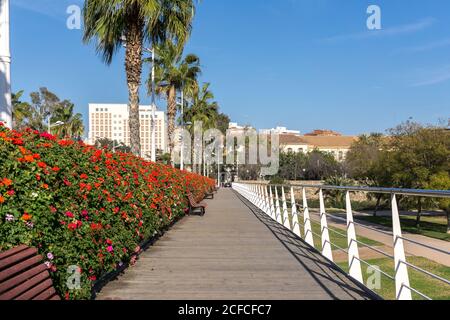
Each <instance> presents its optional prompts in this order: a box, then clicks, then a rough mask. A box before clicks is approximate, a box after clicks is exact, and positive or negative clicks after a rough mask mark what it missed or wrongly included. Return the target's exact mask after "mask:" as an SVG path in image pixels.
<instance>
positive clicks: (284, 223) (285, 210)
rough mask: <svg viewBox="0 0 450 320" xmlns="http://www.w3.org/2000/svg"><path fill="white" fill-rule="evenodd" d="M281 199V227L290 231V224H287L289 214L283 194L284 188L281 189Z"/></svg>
mask: <svg viewBox="0 0 450 320" xmlns="http://www.w3.org/2000/svg"><path fill="white" fill-rule="evenodd" d="M281 199H282V202H283V218H282V221H283V225H284V227H285V228H287V229H289V230H291V224H290V222H289V212H288V208H287V202H286V194H285V192H284V187H281Z"/></svg>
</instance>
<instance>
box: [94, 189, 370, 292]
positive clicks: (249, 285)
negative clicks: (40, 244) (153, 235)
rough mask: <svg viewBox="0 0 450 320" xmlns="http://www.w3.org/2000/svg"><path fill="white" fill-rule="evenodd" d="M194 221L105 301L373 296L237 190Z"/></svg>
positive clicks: (172, 233)
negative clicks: (237, 192)
mask: <svg viewBox="0 0 450 320" xmlns="http://www.w3.org/2000/svg"><path fill="white" fill-rule="evenodd" d="M207 203H208V208H207V213H206V215H205V216H204V217H199V216H188V217H186V218H184V219H183V220H181V221H180V222H179V223H177V224H176V225H175V226H174V227H173V228H172V229H171V230H169V231H168V232H167V233H166V234H165V235H164V236H163V237H162V238H161V239H160V240H159V241H157V242H156V243H155V245H154V246H152V247H150V248H149V249H148V250H147V251H146V252H144V253H143V254H142V255H141V257H140V259H139V260H138V262H137V264H136V265H135V266H134V267H131V268H129V269H127V270H126V271H125V273H124V274H123V275H121V276H120V277H119V278H118V279H116V280H114V281H112V282H110V283H109V284H107V285H106V286H105V287H104V288H103V289H102V291H101V292H100V293H99V295H98V296H97V299H104V300H111V299H113V300H116V299H117V300H120V299H150V300H153V299H169V300H174V299H180V300H192V299H194V300H196V299H205V300H216V299H225V300H228V299H232V300H236V299H237V300H252V299H262V300H270V299H274V300H284V299H308V300H319V299H320V300H331V299H335V300H337V299H344V300H356V299H358V300H359V299H371V298H374V296H373V295H371V294H370V293H368V292H367V291H365V290H364V289H361V287H360V286H358V285H357V284H355V282H354V281H352V280H350V279H349V277H348V276H347V275H346V274H345V273H343V272H342V271H340V270H339V269H337V268H336V267H335V266H334V265H333V264H332V263H330V262H329V261H328V260H326V259H325V258H324V257H322V256H321V255H320V254H319V253H317V252H316V251H315V250H313V249H311V248H310V247H309V246H307V245H306V244H305V243H304V242H303V241H302V240H301V239H299V238H298V237H296V236H295V235H293V234H292V233H291V232H289V231H288V230H286V229H284V228H283V227H282V226H280V225H278V224H277V223H276V222H275V221H273V220H272V219H270V218H269V217H268V216H267V215H265V214H264V213H262V212H261V211H259V210H257V209H256V207H254V206H253V205H251V204H250V203H249V202H248V201H246V200H245V199H243V198H242V197H241V196H239V195H237V194H236V193H235V192H234V191H233V190H231V189H222V190H220V191H219V192H218V194H217V195H216V197H215V199H214V200H210V201H208V202H207Z"/></svg>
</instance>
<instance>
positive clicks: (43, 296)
mask: <svg viewBox="0 0 450 320" xmlns="http://www.w3.org/2000/svg"><path fill="white" fill-rule="evenodd" d="M55 295H56V290H55V288H53V287H50V288H48V289H47V290H45V291H44V292H42V293H41V294H39V295H37V296H36V297H34V298H33V300H50V299H51V298H52V297H53V296H55Z"/></svg>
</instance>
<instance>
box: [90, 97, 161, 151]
mask: <svg viewBox="0 0 450 320" xmlns="http://www.w3.org/2000/svg"><path fill="white" fill-rule="evenodd" d="M128 115H129V113H128V105H126V104H89V138H88V143H90V144H94V143H95V141H96V140H98V139H99V138H107V139H110V140H113V141H116V142H118V143H123V144H125V145H128V146H129V145H130V129H129V121H128ZM151 115H152V112H151V106H140V108H139V117H140V120H141V149H142V157H143V158H146V159H149V158H150V157H151V145H152V141H151V140H152V134H151ZM155 121H156V139H155V140H156V149H157V150H162V151H163V152H166V151H167V128H166V123H167V121H166V115H165V112H163V111H157V112H156V120H155Z"/></svg>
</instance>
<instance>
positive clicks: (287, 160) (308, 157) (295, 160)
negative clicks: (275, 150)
mask: <svg viewBox="0 0 450 320" xmlns="http://www.w3.org/2000/svg"><path fill="white" fill-rule="evenodd" d="M341 173H342V166H341V165H340V164H339V162H337V161H336V159H335V157H334V156H333V155H332V154H329V153H326V152H321V151H319V150H313V151H312V152H309V153H307V154H304V153H294V152H281V153H280V170H279V176H280V177H281V178H283V179H286V180H322V179H326V178H328V177H331V176H335V175H338V174H341Z"/></svg>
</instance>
